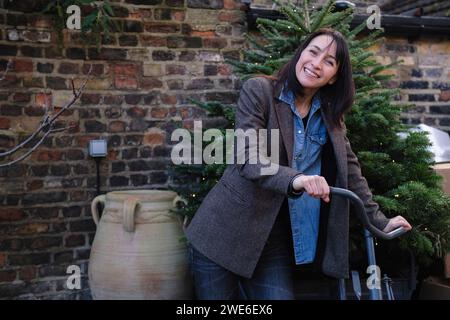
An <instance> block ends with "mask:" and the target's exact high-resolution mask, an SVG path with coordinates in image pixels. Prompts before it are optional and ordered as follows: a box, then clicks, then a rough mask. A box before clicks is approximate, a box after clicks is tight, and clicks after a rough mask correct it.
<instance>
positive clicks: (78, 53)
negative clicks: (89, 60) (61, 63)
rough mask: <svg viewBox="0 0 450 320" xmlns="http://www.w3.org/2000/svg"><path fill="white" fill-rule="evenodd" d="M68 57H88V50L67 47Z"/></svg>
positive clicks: (83, 58)
mask: <svg viewBox="0 0 450 320" xmlns="http://www.w3.org/2000/svg"><path fill="white" fill-rule="evenodd" d="M66 57H67V58H69V59H81V60H85V59H86V51H85V49H84V48H67V49H66Z"/></svg>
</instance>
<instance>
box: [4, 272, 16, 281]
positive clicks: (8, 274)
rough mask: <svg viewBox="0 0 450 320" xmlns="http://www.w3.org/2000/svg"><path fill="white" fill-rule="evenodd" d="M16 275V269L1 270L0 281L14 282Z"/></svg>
mask: <svg viewBox="0 0 450 320" xmlns="http://www.w3.org/2000/svg"><path fill="white" fill-rule="evenodd" d="M16 276H17V272H16V271H15V270H0V282H13V281H14V280H15V279H16Z"/></svg>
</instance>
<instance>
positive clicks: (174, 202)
mask: <svg viewBox="0 0 450 320" xmlns="http://www.w3.org/2000/svg"><path fill="white" fill-rule="evenodd" d="M178 202H183V203H184V205H187V204H188V202H187V200H186V199H184V198H182V197H180V196H176V197H175V199H173V202H172V203H173V206H174V207H175V208H176V207H177V203H178ZM181 223H182V225H183V230H186V227H187V223H188V217H187V216H184V220H183V221H182V222H181Z"/></svg>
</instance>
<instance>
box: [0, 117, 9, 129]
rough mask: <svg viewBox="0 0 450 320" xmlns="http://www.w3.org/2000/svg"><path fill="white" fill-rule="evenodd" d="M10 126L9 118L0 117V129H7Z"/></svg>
mask: <svg viewBox="0 0 450 320" xmlns="http://www.w3.org/2000/svg"><path fill="white" fill-rule="evenodd" d="M10 127H11V120H9V119H8V118H0V129H1V130H8V129H9V128H10Z"/></svg>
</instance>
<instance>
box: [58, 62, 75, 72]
mask: <svg viewBox="0 0 450 320" xmlns="http://www.w3.org/2000/svg"><path fill="white" fill-rule="evenodd" d="M58 72H59V73H61V74H77V73H79V72H80V66H79V65H78V64H76V63H69V62H61V64H60V65H59V68H58Z"/></svg>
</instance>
